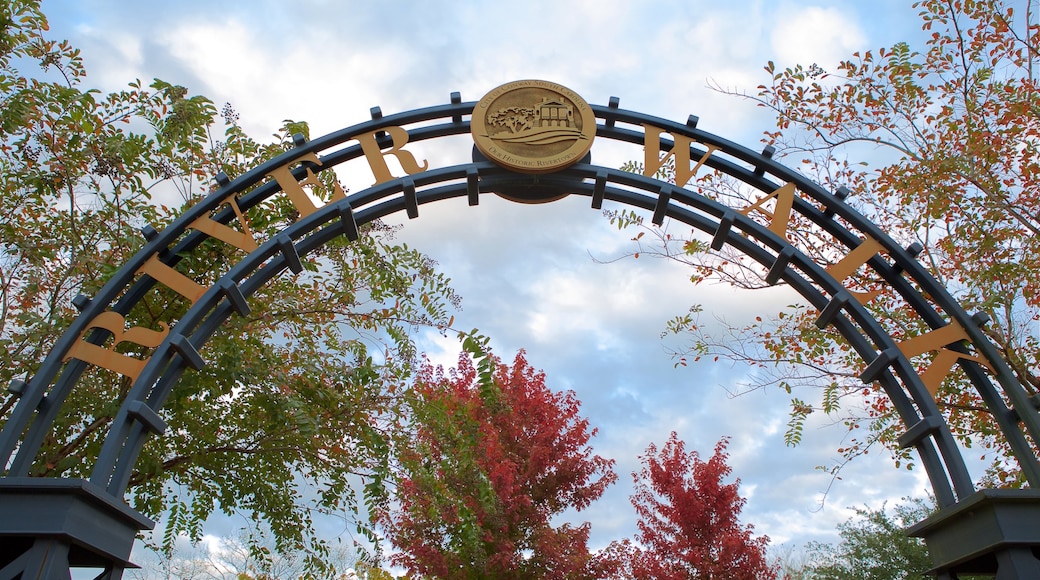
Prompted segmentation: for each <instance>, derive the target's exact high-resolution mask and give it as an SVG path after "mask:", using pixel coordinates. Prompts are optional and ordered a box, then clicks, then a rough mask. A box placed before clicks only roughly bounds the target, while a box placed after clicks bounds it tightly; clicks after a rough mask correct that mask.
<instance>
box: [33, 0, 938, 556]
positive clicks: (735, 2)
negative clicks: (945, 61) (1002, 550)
mask: <svg viewBox="0 0 1040 580" xmlns="http://www.w3.org/2000/svg"><path fill="white" fill-rule="evenodd" d="M44 8H45V11H46V12H47V13H48V14H49V16H50V18H51V25H52V31H53V35H54V36H57V37H62V38H68V39H70V40H72V41H73V44H74V45H76V46H78V47H80V48H81V49H82V50H83V53H84V57H85V59H86V62H87V68H88V71H89V72H90V78H91V80H90V81H89V82H90V83H91V85H92V86H97V87H100V88H102V89H105V90H117V89H119V88H121V87H123V86H125V84H126V83H127V82H129V81H131V80H133V79H135V78H140V79H143V80H146V81H147V80H150V79H152V78H153V77H159V78H162V79H164V80H166V81H169V82H173V83H176V84H181V85H185V86H187V87H189V89H190V90H191V91H192V92H193V93H201V94H204V95H206V96H208V97H210V98H211V99H212V100H213V101H214V102H215V103H217V105H218V106H220V105H222V104H223V103H225V102H229V103H231V104H232V105H233V106H234V107H235V108H236V109H237V110H238V112H239V114H240V116H241V121H242V123H243V124H244V125H245V127H246V129H247V130H248V131H250V132H251V133H252V134H254V135H258V136H263V135H270V134H272V133H274V132H275V131H276V130H277V129H278V127H279V125H280V123H281V121H282V120H283V119H297V120H306V121H309V122H310V123H311V127H312V136H318V135H322V134H325V133H328V132H331V131H334V130H337V129H340V128H343V127H345V126H348V125H352V124H354V123H358V122H361V121H364V120H366V119H368V118H369V109H370V108H371V107H372V106H376V105H378V106H380V107H381V108H382V110H383V112H384V114H391V113H394V112H399V111H405V110H409V109H413V108H418V107H425V106H431V105H436V104H443V103H446V102H448V99H449V95H450V93H451V92H453V91H459V92H461V93H462V97H463V99H464V100H467V101H469V100H477V99H479V98H480V97H481V96H483V95H484V94H485V93H486V92H488V91H489V90H490V89H492V88H494V87H496V86H498V85H500V84H502V83H505V82H508V81H512V80H519V79H528V78H533V79H544V80H550V81H554V82H557V83H560V84H562V85H565V86H567V87H569V88H571V89H573V90H575V91H577V92H578V93H579V94H581V95H582V96H583V97H584V98H585V100H587V101H589V102H590V103H593V104H606V103H607V100H608V99H609V97H611V96H617V97H619V98H620V100H621V106H622V107H623V108H626V109H631V110H636V111H640V112H644V113H649V114H653V115H657V116H660V117H665V118H669V119H673V120H678V121H684V120H685V119H686V118H687V116H688V115H690V114H696V115H698V116H699V117H700V119H701V121H700V125H699V128H702V129H704V130H707V131H710V132H713V133H716V134H719V135H721V136H724V137H726V138H728V139H730V140H733V141H736V142H738V143H742V144H744V145H747V146H749V147H752V148H756V149H757V148H760V147H761V146H762V145H761V143H760V138H761V134H762V131H763V130H766V129H771V128H772V119H771V117H770V116H769V115H768V114H767V113H766V112H764V111H763V110H761V109H758V108H756V107H755V106H753V104H751V103H749V102H747V101H744V100H741V99H738V98H735V97H731V96H726V95H723V94H720V93H719V92H716V91H712V90H711V89H710V88H709V85H716V86H721V87H725V88H727V89H733V90H738V91H748V92H754V90H755V87H756V86H757V85H758V84H760V83H763V82H766V81H767V80H768V79H767V77H766V75H765V73H764V72H763V70H762V67H763V65H764V64H765V63H766V62H767V61H769V60H773V61H775V62H777V64H778V65H780V66H789V65H792V64H795V63H803V64H811V63H819V64H820V65H821V66H823V67H824V68H828V67H833V65H834V64H835V63H836V62H837V60H838V59H840V58H841V57H843V56H844V55H848V54H850V53H852V52H854V51H857V50H868V49H874V48H877V47H880V46H890V45H891V44H893V43H894V42H897V41H900V40H907V39H911V40H912V39H914V38H919V36H920V32H919V25H918V20H917V17H916V13H915V11H914V10H913V8H912V7H911V2H910V0H903V1H897V0H872V1H871V2H860V1H854V0H847V1H841V0H832V1H826V0H815V1H801V2H799V1H784V0H781V1H771V2H765V1H753V0H730V1H727V2H708V1H704V0H676V1H668V0H647V1H640V2H635V1H622V0H588V1H578V0H574V1H570V0H554V1H544V2H542V1H539V2H527V1H519V0H518V1H514V2H510V3H508V4H506V3H500V2H482V1H462V0H455V1H453V2H437V1H427V2H420V1H404V0H388V1H383V2H355V1H343V2H333V1H331V0H328V1H321V0H296V1H290V0H286V1H283V2H275V1H261V0H250V1H248V2H247V1H240V2H232V1H219V0H217V1H214V0H210V1H207V2H202V1H197V0H185V1H178V2H162V3H150V2H148V3H145V2H129V1H122V2H121V1H115V0H112V1H108V2H101V1H91V0H47V1H45V2H44ZM420 153H421V156H425V158H427V159H428V160H430V163H431V165H432V166H442V165H447V164H450V163H461V162H464V161H466V160H467V156H468V155H469V150H468V146H455V147H452V146H445V147H443V148H440V147H431V146H425V147H424V148H423V149H421V151H420ZM641 155H642V153H641V151H640V150H638V149H635V150H632V151H618V150H604V151H600V150H598V149H596V148H594V149H593V161H594V162H595V163H598V164H602V165H607V166H617V165H620V164H621V163H622V162H624V161H625V160H626V159H631V158H637V157H640V156H641ZM420 158H421V157H420ZM341 177H342V176H341ZM363 177H366V176H363ZM346 178H347V179H348V182H347V185H348V186H350V187H351V189H353V190H355V191H356V190H359V189H361V188H363V187H365V186H367V185H368V184H369V183H370V180H371V177H370V176H367V177H366V179H367V180H362V181H361V182H360V183H356V184H355V183H351V182H350V181H349V179H350V178H351V176H350V175H347V176H346ZM614 209H616V208H614ZM403 219H404V218H402V220H403ZM631 235H632V234H631V233H629V234H627V235H626V234H625V233H618V232H617V231H616V230H615V229H613V228H612V227H611V226H610V225H609V224H608V223H607V221H606V220H605V219H604V217H603V216H602V215H601V214H600V213H599V212H597V211H594V210H591V209H589V203H588V200H587V199H586V198H579V199H564V200H562V201H559V202H555V203H552V204H547V205H540V206H527V205H524V206H521V205H517V204H512V203H510V202H506V201H502V200H500V199H497V198H494V197H493V196H486V197H485V198H484V199H482V200H481V203H480V205H479V206H478V207H475V208H471V207H468V206H466V204H465V202H464V201H462V202H460V203H452V202H442V203H440V204H437V205H436V206H424V207H423V208H422V209H421V215H420V217H419V219H417V220H414V221H409V222H407V223H405V224H404V227H403V228H402V230H401V232H400V234H399V239H400V240H401V241H404V242H407V243H408V244H409V245H412V246H414V247H417V248H419V249H421V250H423V251H425V252H427V253H428V254H430V255H431V256H432V257H433V258H435V259H436V260H437V261H438V262H440V264H441V265H442V267H443V270H444V271H445V272H446V273H447V274H448V275H449V276H450V277H451V278H452V279H453V280H454V283H455V286H456V288H457V290H458V291H459V292H460V294H461V295H462V296H463V310H462V311H461V312H460V313H458V314H457V316H456V324H457V326H458V327H459V328H461V329H469V328H479V329H480V330H481V331H482V332H483V333H484V334H486V335H489V336H491V337H492V338H493V345H494V348H495V350H496V352H497V353H498V354H500V355H501V356H503V357H504V358H507V359H511V358H512V355H513V354H514V353H515V352H516V350H517V349H519V348H524V349H526V350H527V352H528V358H529V360H530V362H531V363H532V364H533V365H534V366H535V367H538V368H542V369H544V370H545V371H546V373H547V375H548V379H549V382H550V385H551V386H553V387H554V388H559V389H563V388H567V389H573V390H575V391H576V392H577V393H578V395H579V397H580V398H581V400H582V401H583V410H584V412H585V413H586V414H587V416H588V417H589V418H590V419H591V421H592V422H593V424H595V425H596V426H597V427H598V428H599V429H600V432H599V436H598V437H597V439H596V443H595V445H596V450H597V452H598V453H600V454H602V455H606V456H610V457H613V458H615V459H616V460H617V461H618V472H619V474H620V475H621V479H620V482H619V484H618V485H616V486H614V487H613V488H612V490H611V491H610V492H609V493H608V494H607V495H606V496H604V498H603V499H602V500H601V501H600V502H598V503H597V504H596V505H594V506H593V507H591V508H590V509H588V510H587V511H585V512H583V513H581V514H578V516H577V518H580V519H583V520H584V519H587V520H589V521H591V522H592V524H593V538H592V544H593V546H594V547H598V546H602V545H605V544H606V543H608V542H609V541H610V540H612V539H616V538H620V537H626V536H631V535H632V534H633V532H634V518H635V516H634V513H633V511H632V509H631V507H630V505H629V504H628V501H627V496H628V493H629V490H630V478H629V477H628V476H627V474H628V473H629V472H631V471H632V470H633V469H635V468H636V467H637V461H636V456H637V455H638V454H639V453H641V452H642V451H643V450H644V449H645V447H646V445H647V444H648V443H650V442H652V441H653V442H659V443H660V442H663V441H664V440H665V439H666V438H667V436H668V433H669V432H670V431H671V430H675V431H677V432H678V433H679V435H680V437H681V438H682V439H684V440H685V441H686V442H687V445H688V447H690V448H693V449H698V450H700V451H701V452H702V453H704V454H710V453H711V450H712V448H713V447H714V445H715V442H716V441H717V440H718V439H719V438H720V437H723V436H729V437H731V438H732V442H731V444H730V451H731V465H732V467H733V470H734V474H735V475H736V476H738V477H740V478H741V480H742V492H743V494H744V495H745V496H747V497H748V498H749V499H748V503H747V505H746V507H745V510H744V520H745V521H747V522H751V523H753V524H754V525H755V527H756V530H757V531H758V532H759V533H765V534H768V535H769V536H770V537H771V538H772V541H773V543H774V544H782V543H787V544H789V545H793V546H801V545H802V544H804V543H805V542H806V541H808V540H813V539H817V540H824V541H831V540H833V539H834V538H835V532H834V527H835V524H836V523H837V522H840V521H844V520H845V519H846V518H847V517H849V515H850V513H851V511H850V510H849V509H848V508H849V507H851V506H863V505H869V506H871V507H879V506H880V505H881V504H882V503H883V502H885V501H889V502H892V501H897V500H898V499H899V498H900V497H903V496H907V495H918V496H919V495H922V494H923V493H924V491H925V489H926V488H925V485H926V484H925V482H924V481H923V479H922V477H923V476H920V475H918V474H917V473H916V472H913V473H909V472H906V471H905V470H903V471H900V470H897V469H896V468H894V467H893V466H892V464H891V462H890V461H889V460H888V459H887V458H886V457H884V456H883V455H884V454H877V456H874V455H873V454H872V455H871V456H868V457H865V458H863V459H862V460H859V461H857V462H856V463H855V464H854V465H853V466H851V467H849V468H848V469H846V471H845V472H844V476H843V479H842V481H840V482H838V483H837V484H836V485H835V486H834V487H832V488H831V489H830V492H829V495H828V497H827V501H826V503H825V505H824V506H823V507H822V508H821V507H820V506H821V497H822V493H823V492H824V490H826V489H827V488H828V486H829V485H830V484H831V479H830V476H828V475H827V474H824V473H821V472H819V471H816V470H814V467H815V466H817V465H822V464H831V463H832V462H833V461H834V460H835V459H836V454H835V453H834V452H833V450H834V449H835V448H836V447H837V446H839V445H840V441H841V438H842V437H843V436H844V435H845V433H844V431H843V429H842V428H841V427H840V426H837V427H827V426H825V425H822V424H811V425H810V427H809V430H808V432H807V436H806V438H805V442H804V443H803V444H802V445H801V446H800V447H798V448H794V449H791V448H787V447H785V446H784V442H783V432H784V429H785V425H786V423H787V411H788V402H787V396H786V395H785V394H783V393H779V392H756V393H752V394H749V395H745V396H741V397H735V398H734V397H731V396H730V395H729V392H731V391H732V390H733V389H737V388H739V386H740V384H741V383H742V381H745V380H746V379H747V375H748V373H749V372H750V370H749V369H747V368H743V367H732V366H729V365H723V364H711V363H710V362H705V363H698V364H695V365H691V366H689V367H686V368H679V369H675V368H673V363H674V361H673V360H672V359H671V358H670V357H669V355H668V353H667V348H666V345H665V344H663V343H662V341H661V339H660V333H661V331H662V330H663V328H664V324H665V322H666V321H667V320H668V319H669V318H670V317H672V316H674V315H676V314H681V313H683V312H685V311H686V310H687V308H688V307H689V306H690V305H691V304H695V303H699V304H703V305H704V307H705V309H706V310H707V311H709V312H711V313H714V314H718V315H721V316H725V317H727V319H728V320H731V321H740V320H742V319H746V318H748V317H753V316H755V315H758V314H762V315H768V314H771V313H775V312H776V309H777V308H778V307H779V306H781V305H783V304H787V303H789V302H791V301H792V298H791V297H790V296H788V295H786V294H784V292H783V291H780V292H773V293H772V294H747V293H740V292H734V291H732V290H731V289H729V288H723V287H718V286H699V287H693V286H692V285H691V284H690V283H689V281H688V278H689V272H687V271H685V270H684V269H683V268H681V267H679V266H676V265H675V264H669V263H666V262H663V261H654V260H650V259H645V258H641V259H639V260H632V259H626V260H621V261H614V262H609V260H610V259H611V258H614V257H617V256H619V255H621V254H623V253H624V252H625V251H626V250H627V249H629V246H628V244H627V239H628V238H629V237H631ZM594 258H595V259H594ZM604 260H606V261H608V262H609V263H601V262H602V261H604ZM422 340H423V345H424V347H425V348H426V349H427V350H428V351H429V352H430V353H431V356H432V357H433V358H434V359H435V360H438V361H443V362H445V363H449V364H450V363H451V362H453V361H454V359H455V353H456V352H457V350H458V349H457V346H456V345H455V344H453V343H448V342H445V341H441V340H437V338H436V336H427V337H423V339H422ZM236 525H237V524H235V523H229V522H224V521H216V522H214V524H213V527H212V528H211V530H212V531H213V532H214V533H217V534H219V533H233V528H234V527H235V526H236ZM334 532H335V530H334V528H333V527H330V528H329V533H330V534H331V533H334Z"/></svg>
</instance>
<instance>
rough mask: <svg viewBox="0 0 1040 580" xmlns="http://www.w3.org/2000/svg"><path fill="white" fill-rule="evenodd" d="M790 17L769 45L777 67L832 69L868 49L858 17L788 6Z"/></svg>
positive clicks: (836, 10) (778, 26) (832, 10)
mask: <svg viewBox="0 0 1040 580" xmlns="http://www.w3.org/2000/svg"><path fill="white" fill-rule="evenodd" d="M787 8H788V9H789V10H790V11H791V14H789V15H786V16H785V17H784V18H783V19H782V20H779V21H778V22H777V23H776V26H775V27H774V28H773V31H772V33H771V35H770V42H771V45H772V49H773V53H774V54H775V55H776V57H775V60H776V62H777V66H778V67H786V66H793V65H795V64H801V65H804V66H809V65H811V64H813V63H817V64H819V65H820V66H822V67H823V68H825V69H826V68H830V67H833V66H834V65H835V64H837V63H838V61H840V60H842V59H844V58H847V57H848V56H849V55H851V54H852V53H853V52H855V51H857V50H863V49H864V48H866V47H865V46H864V44H865V43H866V35H865V34H864V32H863V31H862V29H861V28H860V26H859V24H858V23H857V20H856V16H855V15H854V14H850V13H849V12H847V11H845V10H842V9H839V8H823V7H820V6H798V7H796V6H787Z"/></svg>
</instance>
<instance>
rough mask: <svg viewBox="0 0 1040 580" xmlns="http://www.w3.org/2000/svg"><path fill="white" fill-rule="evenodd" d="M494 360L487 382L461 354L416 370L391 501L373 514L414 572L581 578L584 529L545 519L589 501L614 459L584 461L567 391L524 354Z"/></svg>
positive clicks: (588, 433)
mask: <svg viewBox="0 0 1040 580" xmlns="http://www.w3.org/2000/svg"><path fill="white" fill-rule="evenodd" d="M492 360H493V359H492ZM493 362H495V363H496V364H494V372H493V374H490V375H489V374H488V372H486V371H489V370H490V369H489V368H485V369H483V370H484V371H485V372H480V371H478V368H477V367H475V366H474V363H473V362H472V361H471V360H470V358H469V357H468V356H467V355H466V354H465V353H463V354H462V355H460V356H459V364H458V368H457V369H453V370H451V371H449V372H448V373H445V372H444V370H443V369H441V368H437V369H434V368H433V366H432V365H430V364H429V363H427V364H426V365H424V366H423V368H422V369H421V370H420V372H419V375H418V379H417V380H416V382H415V385H414V387H413V393H414V404H413V411H414V418H413V425H412V428H411V429H409V430H407V433H408V438H407V440H405V441H402V442H401V449H399V453H398V461H399V466H398V467H399V474H398V486H397V493H396V500H397V503H398V506H397V507H396V509H394V510H392V511H386V512H384V513H383V514H382V516H381V518H380V520H381V523H382V524H383V526H384V528H385V529H386V531H387V536H388V537H389V539H390V541H391V543H392V544H393V545H394V547H395V548H396V549H397V550H399V552H398V553H397V554H395V555H394V556H393V557H392V561H393V562H394V563H395V564H397V565H399V566H403V567H405V568H407V569H408V570H409V572H411V573H412V574H417V575H421V576H422V577H436V578H584V577H589V576H590V575H592V572H591V571H592V570H593V567H594V566H595V562H593V557H592V556H591V555H590V554H589V551H588V548H587V541H588V537H589V524H588V523H585V524H582V525H579V526H571V525H568V524H564V525H561V526H556V527H554V526H553V525H552V523H551V519H552V518H553V516H555V515H557V514H560V513H562V512H564V511H565V510H568V509H576V510H581V509H583V508H585V507H587V506H588V505H589V504H590V503H591V502H592V501H593V500H595V499H597V498H599V497H600V496H601V495H602V494H603V491H604V490H605V489H606V487H607V486H608V485H609V484H611V483H613V482H614V481H615V480H616V479H617V476H616V475H615V474H614V473H613V471H612V469H611V466H612V465H613V463H614V462H613V460H608V459H604V458H602V457H600V456H597V455H592V451H591V448H590V447H589V445H588V443H589V440H590V438H591V437H592V436H593V435H595V433H596V430H595V429H589V425H588V421H587V420H586V419H584V418H582V417H581V416H580V415H579V402H578V400H577V398H576V397H575V395H574V393H573V392H566V393H558V392H554V391H552V390H550V389H549V388H548V387H547V386H546V384H545V374H544V373H542V372H536V371H535V370H534V369H533V368H532V367H531V366H530V365H528V363H527V360H526V359H525V358H524V353H523V352H522V351H521V352H520V353H518V354H517V355H516V358H515V360H514V361H513V364H512V365H511V366H510V365H505V364H501V363H498V361H493ZM481 376H484V380H481ZM487 378H492V380H490V381H488V380H487Z"/></svg>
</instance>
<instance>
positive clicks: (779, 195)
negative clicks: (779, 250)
mask: <svg viewBox="0 0 1040 580" xmlns="http://www.w3.org/2000/svg"><path fill="white" fill-rule="evenodd" d="M794 196H795V188H794V184H793V183H788V184H787V185H784V186H783V187H780V188H778V189H777V190H776V191H774V192H773V193H770V194H769V195H767V196H765V197H763V198H762V199H760V200H758V201H756V202H755V204H754V205H752V206H750V207H747V208H745V209H742V210H740V213H742V214H744V215H746V216H749V217H750V214H751V212H752V211H754V210H756V209H757V210H758V211H760V212H762V213H764V214H766V217H768V218H769V220H770V221H769V231H771V232H773V233H774V234H776V235H778V236H780V237H781V238H784V239H787V224H788V222H790V221H791V209H792V208H793V207H794ZM774 197H775V198H776V207H774V208H773V211H769V210H767V209H766V208H764V207H762V206H763V204H765V202H767V201H769V200H770V199H772V198H774Z"/></svg>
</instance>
